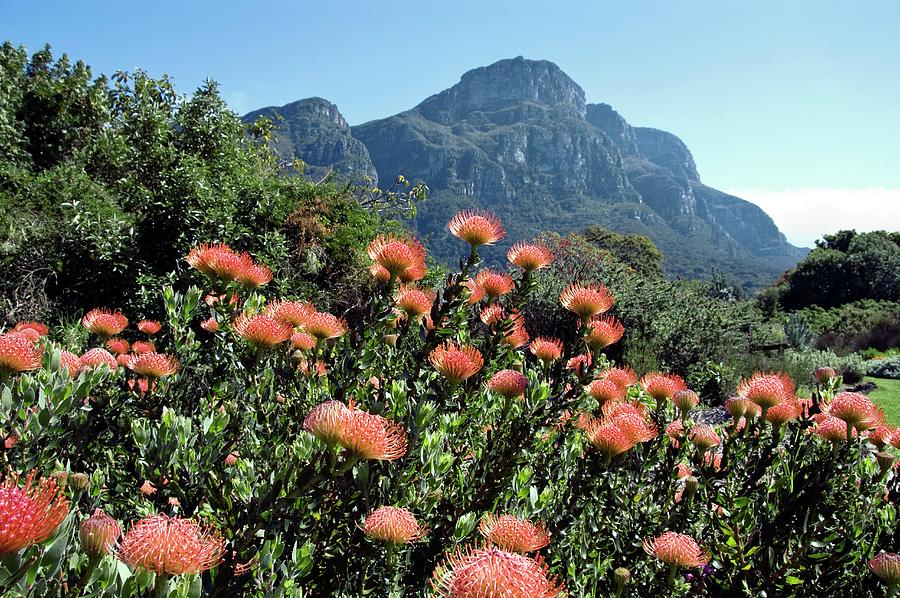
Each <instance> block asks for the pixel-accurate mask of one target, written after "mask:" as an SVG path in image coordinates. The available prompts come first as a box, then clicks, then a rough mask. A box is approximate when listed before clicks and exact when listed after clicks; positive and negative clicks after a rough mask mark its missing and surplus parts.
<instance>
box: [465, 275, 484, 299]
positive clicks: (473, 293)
mask: <svg viewBox="0 0 900 598" xmlns="http://www.w3.org/2000/svg"><path fill="white" fill-rule="evenodd" d="M462 286H464V287H466V289H468V291H469V298H468V299H467V300H466V305H475V304H476V303H478V302H479V301H481V300H482V299H484V289H482V288H481V287H480V286H478V285H477V284H475V279H474V278H467V279H466V280H465V282H463V283H462Z"/></svg>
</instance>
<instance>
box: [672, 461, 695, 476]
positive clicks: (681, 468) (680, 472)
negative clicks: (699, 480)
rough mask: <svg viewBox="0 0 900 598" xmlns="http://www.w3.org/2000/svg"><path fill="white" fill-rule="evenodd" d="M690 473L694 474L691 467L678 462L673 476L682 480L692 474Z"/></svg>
mask: <svg viewBox="0 0 900 598" xmlns="http://www.w3.org/2000/svg"><path fill="white" fill-rule="evenodd" d="M692 475H694V470H693V469H691V467H690V466H689V465H686V464H684V463H679V464H678V466H677V467H676V468H675V477H676V478H678V479H679V480H683V479H684V478H686V477H688V476H692Z"/></svg>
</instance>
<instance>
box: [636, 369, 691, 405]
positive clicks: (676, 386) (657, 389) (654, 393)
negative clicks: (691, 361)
mask: <svg viewBox="0 0 900 598" xmlns="http://www.w3.org/2000/svg"><path fill="white" fill-rule="evenodd" d="M641 388H642V389H644V392H646V393H647V394H648V395H650V396H651V397H653V398H654V399H656V400H657V401H667V400H670V399H671V398H672V397H674V396H675V393H676V392H678V391H679V390H687V385H686V384H685V383H684V380H682V378H681V376H678V375H676V374H661V373H659V372H650V373H649V374H644V377H643V378H641Z"/></svg>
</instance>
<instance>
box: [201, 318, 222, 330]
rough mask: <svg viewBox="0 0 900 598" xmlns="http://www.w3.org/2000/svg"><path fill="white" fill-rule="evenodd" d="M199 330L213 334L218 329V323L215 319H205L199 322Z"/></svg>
mask: <svg viewBox="0 0 900 598" xmlns="http://www.w3.org/2000/svg"><path fill="white" fill-rule="evenodd" d="M200 328H202V329H203V330H205V331H207V332H215V331H217V330H218V329H219V322H218V321H217V320H216V319H215V318H207V319H205V320H203V321H202V322H200Z"/></svg>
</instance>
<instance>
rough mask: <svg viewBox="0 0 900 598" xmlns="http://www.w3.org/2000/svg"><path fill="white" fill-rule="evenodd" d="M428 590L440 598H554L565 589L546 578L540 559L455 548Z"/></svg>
mask: <svg viewBox="0 0 900 598" xmlns="http://www.w3.org/2000/svg"><path fill="white" fill-rule="evenodd" d="M431 587H432V589H433V590H434V592H435V594H436V595H437V596H440V597H442V598H556V597H558V596H566V590H565V586H564V585H563V584H562V583H561V582H560V581H559V580H557V579H556V578H555V577H551V576H549V573H548V568H547V565H546V564H544V561H543V559H542V558H541V556H540V555H536V556H535V558H530V557H527V556H525V555H522V554H516V553H514V552H507V551H505V550H501V549H499V548H495V547H485V548H470V549H469V550H467V551H466V552H463V551H461V550H460V549H459V548H456V549H455V551H451V552H448V553H447V555H446V557H445V558H444V561H443V563H441V564H440V565H439V566H438V567H437V568H436V569H435V570H434V575H433V577H432V579H431Z"/></svg>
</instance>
